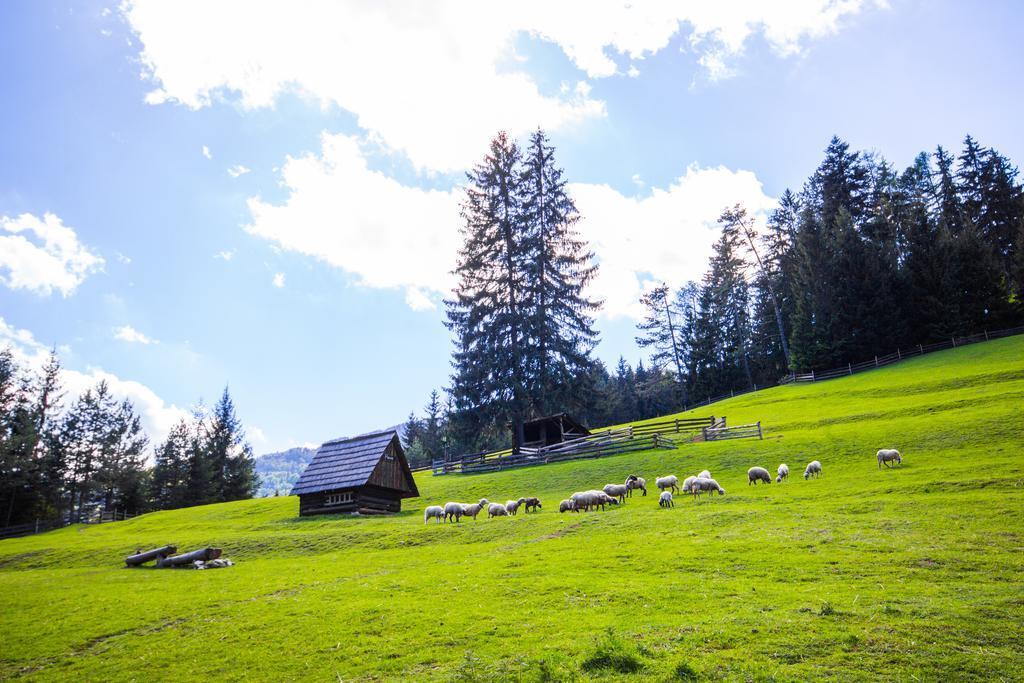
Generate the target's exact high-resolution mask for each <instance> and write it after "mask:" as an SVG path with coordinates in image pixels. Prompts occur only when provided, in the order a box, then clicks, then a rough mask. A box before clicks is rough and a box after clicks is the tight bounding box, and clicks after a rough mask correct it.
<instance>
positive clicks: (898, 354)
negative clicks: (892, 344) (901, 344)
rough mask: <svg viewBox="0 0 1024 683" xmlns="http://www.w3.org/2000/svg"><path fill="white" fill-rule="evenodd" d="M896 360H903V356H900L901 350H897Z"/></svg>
mask: <svg viewBox="0 0 1024 683" xmlns="http://www.w3.org/2000/svg"><path fill="white" fill-rule="evenodd" d="M896 359H897V360H903V356H902V355H900V350H899V349H896Z"/></svg>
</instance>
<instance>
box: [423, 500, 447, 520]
mask: <svg viewBox="0 0 1024 683" xmlns="http://www.w3.org/2000/svg"><path fill="white" fill-rule="evenodd" d="M431 517H433V518H434V519H436V520H437V521H438V523H440V522H441V519H442V518H443V517H444V508H443V507H441V506H440V505H431V506H430V507H428V508H427V509H426V510H424V511H423V523H424V524H426V523H427V522H429V521H430V518H431Z"/></svg>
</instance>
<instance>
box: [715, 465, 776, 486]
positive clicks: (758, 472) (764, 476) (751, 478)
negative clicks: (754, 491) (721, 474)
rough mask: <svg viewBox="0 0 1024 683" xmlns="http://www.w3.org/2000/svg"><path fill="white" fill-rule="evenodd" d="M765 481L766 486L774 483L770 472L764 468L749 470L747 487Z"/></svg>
mask: <svg viewBox="0 0 1024 683" xmlns="http://www.w3.org/2000/svg"><path fill="white" fill-rule="evenodd" d="M703 478H704V479H710V478H711V477H703ZM759 481H763V482H764V483H766V484H770V483H772V475H770V474H768V470H766V469H765V468H763V467H751V468H750V469H749V470H747V486H750V485H751V484H757V482H759Z"/></svg>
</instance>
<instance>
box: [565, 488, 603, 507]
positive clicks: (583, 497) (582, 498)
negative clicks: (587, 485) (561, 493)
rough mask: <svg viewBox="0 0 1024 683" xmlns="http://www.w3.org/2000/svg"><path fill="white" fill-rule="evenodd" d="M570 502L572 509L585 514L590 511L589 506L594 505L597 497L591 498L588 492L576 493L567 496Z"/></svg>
mask: <svg viewBox="0 0 1024 683" xmlns="http://www.w3.org/2000/svg"><path fill="white" fill-rule="evenodd" d="M569 499H570V500H571V501H572V505H573V509H575V510H577V511H579V510H583V511H584V512H587V511H589V510H590V506H591V505H596V503H597V497H596V496H592V495H591V494H590V492H589V491H577V492H576V493H574V494H572V495H571V496H569Z"/></svg>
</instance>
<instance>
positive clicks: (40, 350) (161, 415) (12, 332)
mask: <svg viewBox="0 0 1024 683" xmlns="http://www.w3.org/2000/svg"><path fill="white" fill-rule="evenodd" d="M6 346H10V348H11V349H12V351H13V352H14V356H15V359H16V360H17V362H18V364H19V365H21V366H22V367H26V368H30V369H32V370H38V369H39V368H41V367H42V366H43V364H44V363H46V360H47V359H48V358H49V355H50V349H49V348H48V347H46V346H44V345H43V344H41V343H39V342H38V341H36V339H35V337H34V336H33V335H32V333H31V332H29V331H28V330H24V329H17V328H15V327H13V326H12V325H10V324H8V323H7V321H5V320H4V319H3V318H2V317H0V347H6ZM60 348H64V347H60ZM101 380H106V382H107V385H108V386H109V387H110V392H111V394H113V395H114V396H115V397H117V398H118V399H125V398H127V399H128V400H130V401H131V402H132V403H133V404H134V406H135V410H136V412H137V413H138V414H139V415H140V417H141V418H142V426H143V428H144V429H145V430H146V434H148V435H149V437H150V439H151V440H152V443H156V442H158V441H162V440H163V439H164V438H166V436H167V432H169V431H170V429H171V427H173V426H174V424H175V423H176V422H177V421H178V420H180V419H181V418H183V417H187V416H188V413H187V411H185V410H182V409H181V408H178V407H177V406H175V405H173V404H171V405H168V404H167V403H166V402H165V401H164V400H163V399H162V398H160V397H159V396H158V395H157V394H156V392H154V391H153V390H152V389H150V388H149V387H147V386H146V385H144V384H142V383H140V382H136V381H133V380H124V379H121V378H120V377H118V376H117V375H114V374H112V373H109V372H106V371H104V370H102V369H100V368H93V367H90V368H87V371H86V372H81V371H78V370H72V369H69V368H64V370H63V372H62V374H61V382H62V384H63V388H64V392H65V395H66V396H67V397H68V398H67V399H66V400H65V406H66V404H67V403H68V402H70V401H71V400H73V399H74V397H76V396H78V395H80V394H83V393H85V391H86V389H89V388H91V387H94V386H96V384H97V383H98V382H100V381H101Z"/></svg>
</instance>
